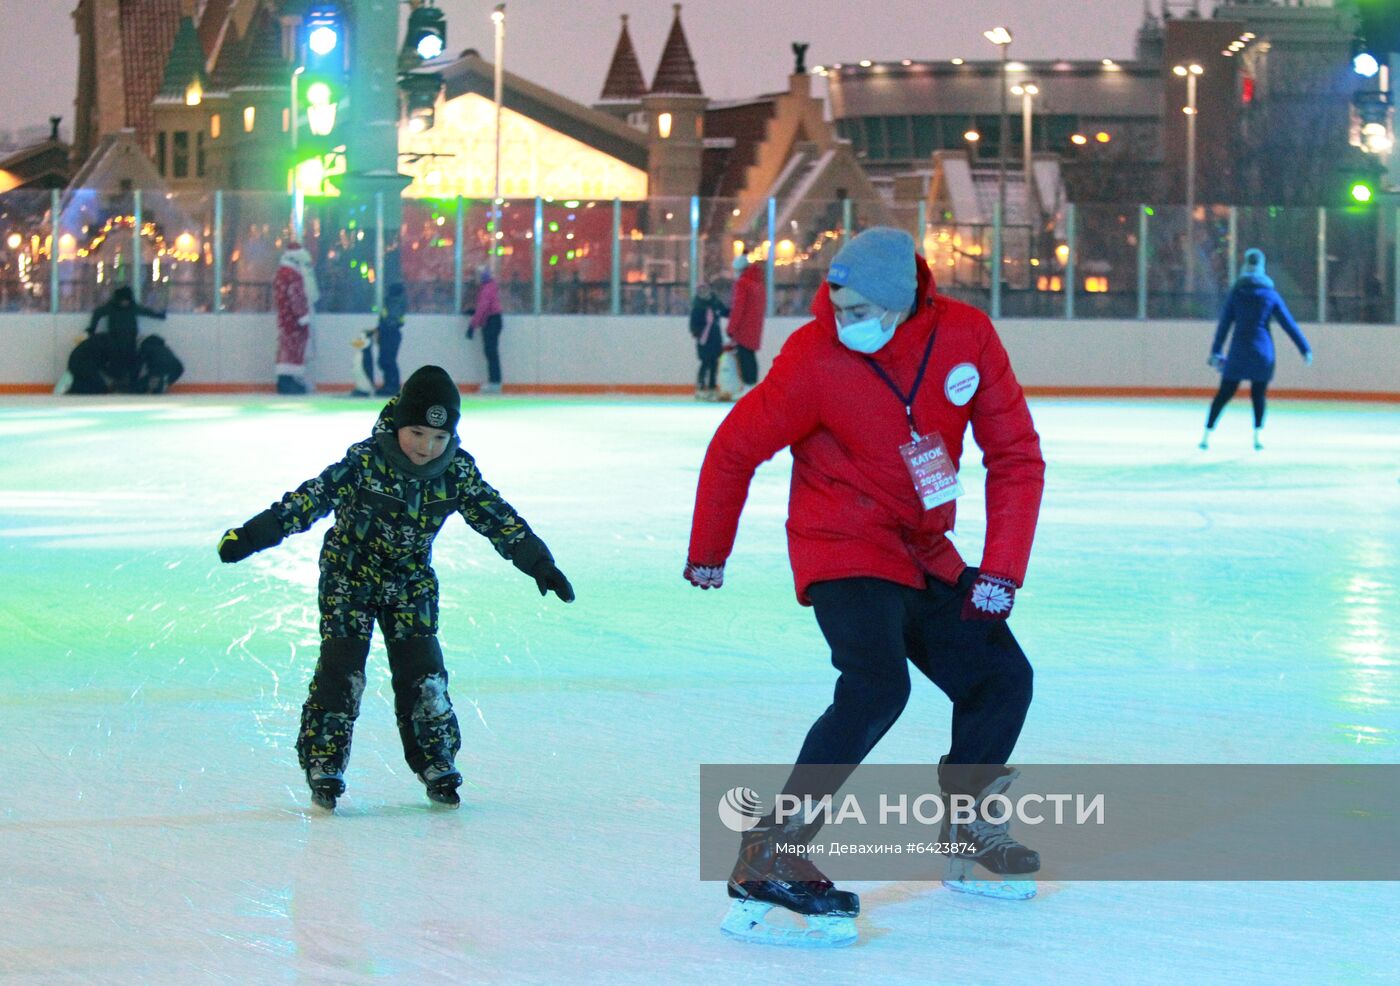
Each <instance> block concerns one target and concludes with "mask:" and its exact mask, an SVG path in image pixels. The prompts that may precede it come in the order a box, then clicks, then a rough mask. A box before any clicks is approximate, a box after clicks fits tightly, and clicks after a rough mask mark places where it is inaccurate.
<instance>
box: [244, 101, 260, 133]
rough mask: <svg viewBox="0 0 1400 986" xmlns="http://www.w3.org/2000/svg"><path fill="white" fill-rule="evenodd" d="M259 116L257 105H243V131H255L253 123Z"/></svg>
mask: <svg viewBox="0 0 1400 986" xmlns="http://www.w3.org/2000/svg"><path fill="white" fill-rule="evenodd" d="M257 116H258V111H257V108H256V107H253V106H245V107H243V132H244V133H252V132H253V123H254V122H255V121H256V119H257Z"/></svg>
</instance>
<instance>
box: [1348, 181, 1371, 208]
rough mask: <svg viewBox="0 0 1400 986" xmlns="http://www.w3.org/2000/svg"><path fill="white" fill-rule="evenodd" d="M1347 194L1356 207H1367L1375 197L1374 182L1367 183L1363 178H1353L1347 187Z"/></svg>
mask: <svg viewBox="0 0 1400 986" xmlns="http://www.w3.org/2000/svg"><path fill="white" fill-rule="evenodd" d="M1347 194H1348V195H1350V196H1351V200H1352V201H1353V202H1355V203H1356V204H1357V205H1367V204H1369V203H1370V201H1371V200H1372V199H1373V198H1375V197H1376V185H1375V182H1371V181H1367V180H1366V179H1364V178H1353V179H1352V180H1351V184H1350V185H1349V186H1348V187H1347Z"/></svg>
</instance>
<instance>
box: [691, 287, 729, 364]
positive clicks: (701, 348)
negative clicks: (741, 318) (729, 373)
mask: <svg viewBox="0 0 1400 986" xmlns="http://www.w3.org/2000/svg"><path fill="white" fill-rule="evenodd" d="M728 314H729V309H728V308H726V307H725V304H724V302H722V301H720V300H719V299H718V298H716V297H715V296H714V295H710V297H708V298H701V297H698V296H697V297H696V299H695V300H694V301H693V302H691V304H690V335H691V337H692V338H693V339H694V340H695V351H696V352H697V353H698V354H699V355H700V357H701V358H702V359H703V358H705V357H707V356H718V355H719V353H720V350H722V349H723V348H724V332H723V331H722V329H721V326H722V324H723V323H722V321H721V320H722V319H723V318H724V316H726V315H728Z"/></svg>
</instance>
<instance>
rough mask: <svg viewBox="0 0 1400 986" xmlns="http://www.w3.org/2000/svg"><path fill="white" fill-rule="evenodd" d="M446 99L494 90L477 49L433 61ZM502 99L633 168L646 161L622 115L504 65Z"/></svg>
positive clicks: (491, 72)
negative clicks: (440, 62) (448, 59)
mask: <svg viewBox="0 0 1400 986" xmlns="http://www.w3.org/2000/svg"><path fill="white" fill-rule="evenodd" d="M436 70H437V71H438V72H440V73H442V79H443V83H444V88H445V96H446V98H447V99H455V98H457V97H458V96H461V95H463V94H464V93H469V92H471V93H476V94H477V95H478V96H482V97H484V98H486V99H492V98H494V95H495V90H494V79H495V68H494V66H492V65H491V63H490V62H488V61H486V60H485V59H483V58H482V57H481V56H480V55H479V54H477V52H476V51H474V50H470V49H468V50H467V51H464V52H462V55H461V57H460V58H458V59H457V60H456V61H453V62H450V63H447V64H443V65H441V66H438V67H437V68H436ZM501 84H502V92H501V103H502V105H503V106H505V108H506V109H509V110H513V111H514V112H516V113H519V114H520V115H522V116H526V117H529V118H530V119H532V120H534V121H535V122H537V123H540V124H542V125H544V126H546V127H549V128H550V129H551V130H557V131H559V132H560V133H562V134H566V135H568V136H569V137H572V138H573V139H574V140H577V141H579V142H580V143H583V144H587V145H588V146H589V147H592V148H594V149H595V150H598V151H602V152H603V153H604V154H607V155H609V156H611V157H615V158H617V159H618V160H619V161H623V162H624V163H626V164H630V165H631V166H632V167H634V168H641V169H645V168H646V166H647V138H646V135H645V134H643V133H641V132H640V131H638V130H636V129H634V128H632V127H629V126H628V125H627V124H625V123H623V122H622V121H621V120H618V119H616V118H615V117H611V116H609V115H608V114H606V113H603V112H600V111H599V110H595V109H593V108H591V107H588V106H584V105H582V104H580V103H576V102H574V101H573V100H571V99H567V98H565V97H564V96H561V95H559V94H558V93H555V92H552V91H550V90H549V89H546V88H544V87H543V86H538V85H535V83H533V82H530V81H529V80H528V79H523V78H521V77H520V76H518V75H515V74H514V73H512V72H510V71H509V70H506V71H504V72H502V73H501Z"/></svg>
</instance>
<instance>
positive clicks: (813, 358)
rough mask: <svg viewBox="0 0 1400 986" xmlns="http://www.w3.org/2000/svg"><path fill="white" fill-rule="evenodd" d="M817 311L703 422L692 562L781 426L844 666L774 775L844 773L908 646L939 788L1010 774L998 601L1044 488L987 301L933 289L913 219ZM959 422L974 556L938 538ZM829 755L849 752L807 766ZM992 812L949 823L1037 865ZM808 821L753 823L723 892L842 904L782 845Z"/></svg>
mask: <svg viewBox="0 0 1400 986" xmlns="http://www.w3.org/2000/svg"><path fill="white" fill-rule="evenodd" d="M812 314H813V319H812V321H810V322H808V323H807V324H806V325H804V326H803V327H802V328H800V329H798V330H797V332H796V333H794V334H793V335H792V337H791V338H789V339H788V340H787V342H786V344H785V345H784V346H783V348H782V351H781V353H780V354H779V355H778V357H777V359H776V360H775V361H774V363H773V366H772V369H771V370H770V371H769V374H768V376H767V377H765V378H764V380H763V382H761V383H759V384H758V385H757V386H756V387H754V389H753V390H751V391H750V392H749V393H748V394H747V395H745V396H744V398H743V399H742V400H741V401H739V403H738V404H736V405H735V406H734V409H733V411H731V412H730V414H729V415H728V417H726V418H725V420H724V422H723V423H722V424H721V425H720V426H719V429H718V431H716V433H715V436H714V438H713V439H712V440H711V442H710V445H709V449H708V451H707V452H706V454H705V460H704V465H703V466H702V468H701V472H700V479H699V488H698V491H697V494H696V498H695V513H694V520H693V526H692V528H691V537H690V549H689V560H688V562H687V564H686V566H685V572H684V575H685V578H686V579H687V580H688V581H689V582H690V583H691V584H692V585H695V586H697V587H699V588H702V589H706V588H714V589H718V588H719V587H720V586H722V585H723V583H724V565H725V561H726V559H728V557H729V555H730V552H731V550H732V549H733V546H734V537H735V532H736V530H737V527H738V523H739V514H740V511H741V510H742V508H743V505H744V500H745V498H746V496H747V494H748V487H749V483H750V480H751V479H752V477H753V473H754V470H755V469H756V468H757V466H758V465H759V464H760V463H762V462H764V461H766V460H768V459H770V458H772V457H773V455H775V454H776V453H777V452H778V451H780V450H781V449H783V448H786V447H789V446H790V447H791V449H792V458H793V466H792V485H791V494H790V499H789V507H788V521H787V530H788V551H789V556H790V558H791V561H792V569H793V575H794V577H795V580H796V588H797V598H798V601H799V602H801V603H802V604H803V605H810V606H812V607H813V609H814V611H815V613H816V618H817V624H818V625H819V626H820V628H821V631H822V633H823V635H824V636H825V637H826V640H827V643H828V644H829V645H830V647H831V660H832V663H833V664H834V665H835V667H836V670H837V671H838V672H839V673H840V677H839V678H838V679H837V682H836V690H835V696H834V698H833V699H832V703H831V705H830V707H829V708H828V709H827V710H826V711H825V712H824V713H823V714H822V715H821V717H820V718H818V719H817V721H816V722H815V723H814V724H813V725H812V727H811V730H810V731H809V732H808V734H807V738H806V741H805V742H804V743H803V745H802V749H801V752H800V753H799V754H798V758H797V766H796V767H795V768H794V771H793V773H792V775H791V777H790V779H789V781H788V785H787V788H786V790H785V793H787V794H791V795H795V796H797V798H798V799H799V801H798V803H802V802H801V799H802V798H803V797H804V796H806V797H810V798H811V799H812V801H813V802H816V801H817V800H818V799H820V798H821V797H823V796H826V795H833V794H834V793H835V792H836V790H837V789H839V788H840V786H841V785H842V784H844V782H845V780H846V778H847V777H848V776H849V775H850V773H851V772H852V771H853V770H854V769H855V766H856V765H857V764H859V763H861V762H862V761H863V760H864V759H865V758H866V756H867V755H868V754H869V753H870V751H871V750H872V749H873V748H874V746H875V744H876V743H878V742H879V740H880V738H881V737H882V736H884V735H885V733H886V731H888V730H889V728H890V727H891V726H893V725H894V723H895V720H896V719H898V718H899V715H900V713H901V712H902V711H903V709H904V706H905V702H906V701H907V700H908V698H909V691H910V682H909V664H910V663H912V664H913V665H914V667H915V668H917V669H918V670H919V672H920V673H922V674H923V675H924V676H925V677H927V678H928V679H929V680H930V681H932V682H933V683H934V684H935V685H937V686H938V687H939V688H940V689H941V690H942V691H943V692H944V693H945V694H947V695H948V697H949V698H950V699H952V701H953V735H952V745H951V748H950V749H949V752H948V755H947V756H946V757H944V758H943V759H942V761H941V762H940V767H939V771H938V773H939V781H940V784H941V786H942V788H943V791H944V793H945V795H952V794H960V795H965V796H972V797H974V798H975V799H977V800H978V801H980V800H981V799H983V798H985V797H987V796H988V795H989V794H991V793H999V792H1000V791H1002V790H1005V787H1006V785H1008V784H1009V783H1010V777H1011V776H1013V773H1012V771H1010V770H1009V768H1007V767H1006V766H1005V764H1006V762H1007V760H1008V759H1009V758H1010V756H1011V752H1012V750H1013V748H1014V747H1015V745H1016V739H1017V737H1018V736H1019V734H1020V732H1021V725H1022V723H1023V721H1024V719H1025V716H1026V710H1027V708H1028V707H1029V705H1030V701H1031V667H1030V664H1029V663H1028V662H1027V660H1026V657H1025V655H1024V654H1023V653H1022V651H1021V648H1020V647H1019V646H1018V645H1017V643H1016V640H1015V638H1014V637H1013V636H1012V634H1011V630H1010V629H1009V628H1008V626H1007V623H1006V618H1007V616H1008V614H1009V613H1010V612H1011V605H1012V600H1013V598H1014V596H1015V593H1016V589H1017V587H1019V586H1020V585H1021V582H1022V579H1023V578H1024V576H1025V572H1026V566H1027V562H1028V560H1029V557H1030V551H1031V541H1032V538H1033V536H1034V533H1035V527H1036V520H1037V517H1038V514H1039V509H1040V498H1041V491H1042V488H1043V486H1044V474H1045V463H1044V460H1043V459H1042V458H1041V452H1040V440H1039V437H1038V436H1037V435H1036V431H1035V427H1034V425H1033V424H1032V422H1031V415H1030V411H1029V410H1028V408H1027V406H1026V401H1025V398H1024V396H1023V394H1022V391H1021V387H1020V384H1019V383H1017V381H1016V376H1015V374H1013V373H1012V370H1011V364H1010V361H1009V360H1008V358H1007V355H1006V350H1005V349H1003V348H1002V344H1001V341H1000V339H999V338H998V337H997V333H996V331H995V330H994V329H993V328H992V324H991V322H990V321H989V320H988V319H987V317H986V315H984V314H983V313H982V312H980V311H978V310H977V309H975V308H972V307H971V306H969V305H966V304H963V303H962V302H959V301H954V300H953V299H951V298H948V297H945V296H943V295H940V294H938V293H937V292H936V290H935V285H934V280H933V274H932V272H931V271H930V269H929V267H928V265H927V264H926V263H925V262H924V259H923V258H922V257H919V256H916V254H915V251H914V241H913V239H912V237H910V236H909V234H908V233H905V232H902V231H900V230H897V229H891V228H887V227H876V228H873V229H869V230H866V231H864V232H862V233H861V234H860V235H858V236H856V237H855V238H854V239H852V240H851V241H850V242H849V243H848V244H846V246H844V247H843V248H842V249H841V250H840V252H839V253H837V255H836V257H835V258H834V260H833V262H832V264H831V267H830V270H829V272H828V275H827V283H826V284H825V285H823V286H822V287H821V288H820V289H819V290H818V292H817V295H816V298H815V299H814V301H813V303H812ZM969 423H970V424H971V426H972V434H973V437H974V438H975V439H976V441H977V444H978V446H980V447H981V449H982V450H983V456H984V461H985V463H986V468H987V475H986V503H987V534H986V546H985V550H984V552H983V556H982V564H981V567H980V568H972V567H969V566H967V565H966V564H964V562H963V560H962V558H960V557H959V555H958V551H957V549H956V548H955V547H954V546H953V544H952V542H951V541H949V540H948V534H949V533H950V532H951V531H952V530H953V519H954V511H955V499H954V498H955V497H956V496H957V495H959V494H960V493H961V492H962V489H961V486H960V485H959V484H958V482H957V468H958V462H959V459H960V458H961V456H962V451H963V436H964V433H965V432H966V430H967V427H968V425H969ZM832 764H834V765H842V766H840V767H838V768H837V769H829V768H824V767H823V768H814V769H810V770H809V769H806V768H807V767H808V765H832ZM946 817H947V816H946V815H945V818H946ZM969 827H973V826H969ZM995 828H997V827H996V826H983V827H982V828H981V829H979V830H978V831H977V832H955V833H947V834H945V835H944V837H943V841H953V842H962V843H975V844H976V846H977V853H976V856H975V860H973V861H975V862H976V863H978V864H981V865H983V866H985V867H986V868H988V869H990V870H992V871H994V872H996V873H999V874H1018V873H1027V872H1032V871H1034V870H1036V869H1038V868H1039V858H1038V857H1037V856H1036V854H1035V853H1034V852H1032V851H1030V850H1029V849H1027V848H1026V847H1024V846H1022V845H1020V844H1019V843H1016V842H1015V841H1014V840H1012V839H1011V838H1010V837H1009V836H1007V835H1006V833H1005V826H1001V830H1000V831H993V829H995ZM812 834H813V830H811V829H806V830H804V829H803V828H802V827H801V826H800V825H799V826H795V827H784V826H779V825H777V824H775V819H774V816H773V815H771V814H770V815H769V816H768V818H766V819H764V820H763V821H761V822H760V824H759V825H758V826H757V827H756V828H754V829H752V830H750V831H749V832H748V833H746V836H745V839H744V842H743V846H742V849H741V855H740V858H739V861H738V864H737V865H736V867H735V869H734V875H733V877H732V878H731V880H730V883H729V894H730V896H731V897H733V898H735V899H736V901H740V902H744V901H747V902H753V906H758V905H760V904H765V903H766V904H776V905H779V906H783V907H787V908H789V909H790V910H797V911H799V912H800V913H804V914H809V915H812V914H814V915H830V914H847V915H853V914H854V913H855V910H856V909H857V908H858V906H859V905H858V901H857V900H856V895H855V894H851V893H848V892H843V891H839V890H835V889H834V888H833V887H832V884H831V882H830V881H829V880H827V879H826V878H825V877H824V876H822V874H821V873H820V872H819V871H818V870H817V869H816V867H815V866H813V865H812V864H811V862H810V861H809V860H805V859H802V858H801V857H797V856H793V855H791V854H788V853H779V852H775V844H778V843H790V842H802V843H805V842H808V841H810V836H811V835H812ZM962 862H963V863H965V864H968V865H967V868H970V862H969V861H968V860H963V861H962ZM955 889H963V888H955Z"/></svg>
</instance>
